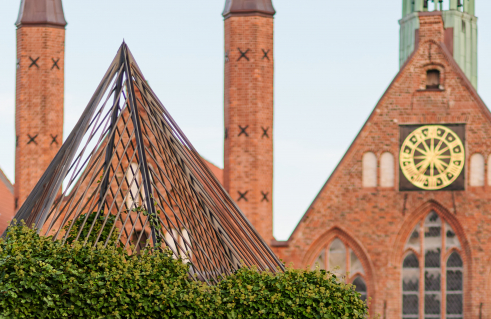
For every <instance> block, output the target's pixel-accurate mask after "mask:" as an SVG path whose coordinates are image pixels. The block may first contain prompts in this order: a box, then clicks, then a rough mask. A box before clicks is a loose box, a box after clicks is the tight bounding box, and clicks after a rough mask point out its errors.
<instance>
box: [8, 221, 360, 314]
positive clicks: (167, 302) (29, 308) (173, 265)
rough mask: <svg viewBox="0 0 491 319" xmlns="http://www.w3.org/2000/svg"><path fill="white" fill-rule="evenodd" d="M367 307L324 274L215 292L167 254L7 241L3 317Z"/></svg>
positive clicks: (255, 274) (20, 237) (262, 277)
mask: <svg viewBox="0 0 491 319" xmlns="http://www.w3.org/2000/svg"><path fill="white" fill-rule="evenodd" d="M366 309H367V308H366V305H365V303H363V302H362V301H361V300H360V299H359V295H358V294H357V293H356V292H355V291H354V290H353V287H352V286H350V285H344V284H339V283H338V282H337V281H336V280H335V277H333V276H332V275H330V274H328V273H326V272H324V271H302V270H294V269H288V270H287V271H286V272H285V273H280V274H272V273H269V272H259V271H257V270H256V269H248V268H243V269H241V270H239V271H238V272H237V273H236V274H234V275H233V276H229V277H227V278H225V279H224V280H223V281H222V282H221V283H220V284H218V285H217V286H213V287H210V286H207V285H206V284H204V283H201V282H199V281H193V280H191V279H190V278H189V275H188V266H187V265H186V264H184V263H183V262H182V260H176V259H174V258H173V256H172V254H171V253H170V252H169V251H166V250H165V251H153V252H152V253H149V252H148V251H143V252H142V253H141V254H139V255H136V254H135V255H132V256H129V255H128V254H127V252H126V251H124V250H122V249H120V248H116V247H114V245H109V246H108V248H104V247H103V244H102V243H99V244H98V245H97V246H96V247H90V246H85V247H84V246H83V245H82V244H81V243H79V242H77V241H73V242H72V245H64V244H62V243H61V241H53V239H52V238H51V237H41V236H39V235H37V233H36V232H35V231H33V230H31V229H29V228H27V227H25V226H17V227H11V228H10V229H9V232H8V236H7V239H5V240H3V241H0V318H65V317H66V318H224V319H229V318H230V319H231V318H364V317H365V315H366V313H367V310H366Z"/></svg>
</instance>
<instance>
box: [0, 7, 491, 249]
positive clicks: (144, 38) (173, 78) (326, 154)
mask: <svg viewBox="0 0 491 319" xmlns="http://www.w3.org/2000/svg"><path fill="white" fill-rule="evenodd" d="M445 2H448V0H445ZM476 2H477V9H476V14H477V16H478V17H479V21H478V28H479V44H478V45H479V90H478V91H479V93H480V94H481V97H482V98H483V100H484V102H487V103H488V105H491V104H490V103H491V58H490V57H491V40H490V39H491V1H483V0H477V1H476ZM19 3H20V0H0V43H1V46H0V168H2V169H3V170H4V172H5V173H6V175H7V176H8V178H9V179H10V180H11V181H13V180H14V155H15V152H14V151H15V126H14V115H15V65H16V62H15V61H16V59H15V54H16V47H15V26H14V22H15V20H16V17H17V14H18V10H19ZM63 3H64V9H65V17H66V20H67V21H68V26H67V32H66V57H65V58H66V62H65V77H66V78H65V80H66V81H65V132H64V136H65V138H66V136H68V134H69V132H70V130H71V128H72V127H73V125H74V124H75V123H76V121H77V120H78V117H79V116H80V114H81V113H82V111H83V109H84V108H85V106H86V104H87V103H88V101H89V99H90V97H91V96H92V94H93V92H94V90H95V89H96V87H97V85H98V84H99V82H100V80H101V78H102V76H103V75H104V73H105V71H106V69H107V67H108V66H109V63H110V62H111V61H112V59H113V57H114V55H115V54H116V51H117V49H118V48H119V46H120V45H121V42H122V41H123V39H124V40H125V41H126V43H127V44H128V45H129V47H130V49H131V51H132V53H133V55H134V57H135V59H136V60H137V62H138V64H139V66H140V68H141V70H142V72H143V74H144V75H145V77H146V78H147V79H148V80H149V83H150V85H151V86H152V88H153V90H154V91H155V92H156V93H157V95H158V96H159V98H160V100H161V101H162V102H163V103H164V105H165V106H166V108H167V109H168V110H169V111H170V113H171V114H172V115H173V117H174V119H175V120H176V121H177V123H178V124H179V125H180V127H181V128H182V129H183V131H184V133H185V134H186V135H187V136H188V137H189V139H190V140H191V142H192V143H193V144H194V146H195V147H196V149H197V150H198V151H199V152H200V153H201V155H202V156H203V157H205V158H206V159H208V160H210V161H211V162H213V163H215V164H217V165H218V166H220V167H223V62H224V53H223V18H222V16H221V12H222V10H223V7H224V3H225V0H206V1H203V0H179V1H171V0H140V1H135V0H133V1H129V0H83V1H75V0H64V2H63ZM273 3H274V6H275V9H276V11H277V14H276V17H275V47H274V57H275V118H274V125H275V127H274V138H275V140H274V143H275V144H274V147H275V149H274V156H275V159H274V165H275V166H274V169H275V172H274V214H275V216H274V218H275V224H274V234H275V236H276V238H277V239H279V240H284V239H287V238H288V237H289V235H290V233H291V232H292V230H293V229H294V227H295V226H296V224H297V223H298V221H299V220H300V218H301V217H302V216H303V214H304V213H305V211H306V209H307V208H308V207H309V205H310V203H311V202H312V200H313V199H314V198H315V196H316V195H317V193H318V192H319V191H320V189H321V187H322V186H323V184H324V183H325V182H326V180H327V179H328V177H329V175H330V174H331V172H332V171H333V169H334V168H335V166H336V165H337V163H338V162H339V160H340V159H341V157H342V156H343V154H344V152H345V151H346V150H347V149H348V147H349V145H350V144H351V142H352V141H353V139H354V138H355V136H356V134H357V133H358V131H359V130H360V129H361V126H362V125H363V123H364V122H365V120H366V119H367V117H368V115H369V114H370V112H371V111H372V109H373V108H374V107H375V105H376V103H377V101H378V100H379V99H380V97H381V96H382V94H383V93H384V91H385V90H386V88H387V87H388V85H389V84H390V82H391V81H392V79H393V78H394V76H395V75H396V74H397V72H398V68H399V67H398V58H399V24H398V20H399V19H400V18H401V12H402V0H392V1H365V0H355V1H334V0H302V1H298V0H297V1H294V0H276V1H274V0H273Z"/></svg>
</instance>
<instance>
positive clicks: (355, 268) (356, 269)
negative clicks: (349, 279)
mask: <svg viewBox="0 0 491 319" xmlns="http://www.w3.org/2000/svg"><path fill="white" fill-rule="evenodd" d="M350 272H351V273H352V274H356V273H360V274H362V275H364V274H365V272H364V271H363V266H362V264H361V261H360V260H359V259H358V257H357V256H356V254H355V252H354V251H352V250H351V249H350Z"/></svg>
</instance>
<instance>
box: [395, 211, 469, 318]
mask: <svg viewBox="0 0 491 319" xmlns="http://www.w3.org/2000/svg"><path fill="white" fill-rule="evenodd" d="M460 249H461V244H460V242H459V240H458V238H457V236H456V234H455V232H454V230H453V229H452V227H451V226H450V225H449V224H448V223H447V222H445V221H444V220H442V219H441V217H440V216H439V215H438V214H437V213H436V212H434V211H432V212H430V213H429V214H428V215H427V216H426V217H425V218H424V219H423V220H421V221H420V222H419V223H418V224H417V225H416V227H415V228H414V230H413V232H412V233H411V235H410V236H409V238H408V240H407V243H406V247H405V250H406V255H405V258H404V260H403V263H402V290H403V297H402V304H403V307H402V317H403V319H423V318H424V319H436V318H438V319H442V318H448V319H450V318H452V319H463V298H464V295H463V283H464V281H463V279H464V276H463V274H464V272H463V262H462V259H461V257H460ZM443 278H446V280H444V279H443ZM420 281H422V282H420ZM421 285H422V287H421Z"/></svg>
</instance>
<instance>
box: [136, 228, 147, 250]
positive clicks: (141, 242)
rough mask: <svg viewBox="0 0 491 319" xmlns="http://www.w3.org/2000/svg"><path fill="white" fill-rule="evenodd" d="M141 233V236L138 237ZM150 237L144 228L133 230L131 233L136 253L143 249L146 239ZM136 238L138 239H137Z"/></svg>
mask: <svg viewBox="0 0 491 319" xmlns="http://www.w3.org/2000/svg"><path fill="white" fill-rule="evenodd" d="M140 235H141V238H140ZM149 238H150V236H148V234H147V232H146V231H145V230H141V231H135V232H134V233H133V244H134V245H135V246H136V247H135V248H136V250H135V251H136V253H137V254H139V253H140V251H141V250H143V249H145V247H146V245H147V240H148V239H149ZM138 239H140V240H139V241H138Z"/></svg>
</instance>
